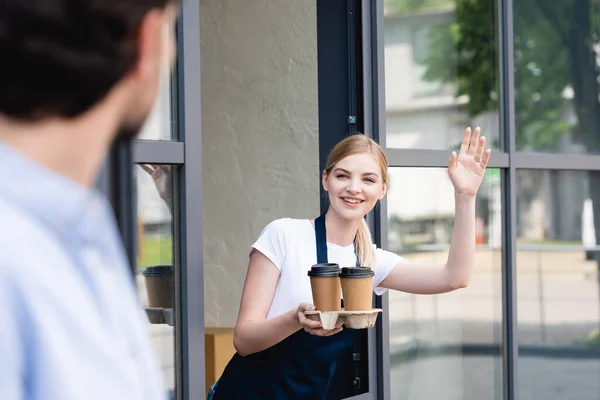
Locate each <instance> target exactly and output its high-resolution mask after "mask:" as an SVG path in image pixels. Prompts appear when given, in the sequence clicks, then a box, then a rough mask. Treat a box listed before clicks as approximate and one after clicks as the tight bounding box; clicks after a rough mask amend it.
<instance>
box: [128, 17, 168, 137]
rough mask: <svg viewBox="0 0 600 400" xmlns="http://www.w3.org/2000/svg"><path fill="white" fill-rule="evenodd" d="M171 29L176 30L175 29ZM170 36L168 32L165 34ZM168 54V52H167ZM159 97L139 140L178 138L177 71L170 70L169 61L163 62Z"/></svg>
mask: <svg viewBox="0 0 600 400" xmlns="http://www.w3.org/2000/svg"><path fill="white" fill-rule="evenodd" d="M170 29H175V28H174V27H172V28H170ZM164 34H165V35H168V32H166V31H165V32H164ZM165 54H168V52H165ZM163 65H164V66H163V70H162V73H161V80H160V87H159V92H158V97H157V99H156V101H155V103H154V107H153V108H152V110H151V112H150V115H149V116H148V118H147V119H146V121H145V123H144V125H143V127H142V129H141V130H140V133H139V135H138V137H137V139H146V140H172V139H176V138H177V127H176V126H175V124H176V115H175V112H174V109H175V108H174V105H175V103H176V99H177V74H176V69H175V68H173V70H172V72H171V70H170V69H169V60H168V59H165V60H164V62H163Z"/></svg>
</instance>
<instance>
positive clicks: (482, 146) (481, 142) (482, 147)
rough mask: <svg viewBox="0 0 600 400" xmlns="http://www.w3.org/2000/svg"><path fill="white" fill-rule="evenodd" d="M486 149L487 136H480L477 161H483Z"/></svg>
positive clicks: (475, 155)
mask: <svg viewBox="0 0 600 400" xmlns="http://www.w3.org/2000/svg"><path fill="white" fill-rule="evenodd" d="M484 150H485V136H481V137H480V138H479V143H478V144H477V150H475V154H474V157H475V161H477V162H481V160H482V159H483V151H484Z"/></svg>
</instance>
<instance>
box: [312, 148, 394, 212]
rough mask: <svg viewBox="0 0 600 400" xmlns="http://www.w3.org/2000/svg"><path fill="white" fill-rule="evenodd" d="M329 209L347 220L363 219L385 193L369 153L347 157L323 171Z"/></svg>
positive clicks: (382, 180) (385, 185)
mask: <svg viewBox="0 0 600 400" xmlns="http://www.w3.org/2000/svg"><path fill="white" fill-rule="evenodd" d="M323 188H324V189H325V191H327V192H328V194H329V204H330V209H332V210H333V211H334V212H335V213H336V214H338V215H339V216H340V217H342V218H344V219H348V220H356V219H360V218H363V217H364V216H365V215H366V214H368V213H369V212H370V211H371V210H372V209H373V207H375V204H376V203H377V200H381V199H382V198H383V197H384V196H385V193H386V189H387V182H385V177H384V176H382V171H381V168H380V165H379V163H378V162H377V161H376V160H375V158H374V157H373V156H372V155H371V154H370V153H358V154H352V155H349V156H347V157H345V158H343V159H342V160H340V161H339V162H338V163H337V164H335V165H334V166H333V168H331V171H330V172H329V173H327V171H324V172H323Z"/></svg>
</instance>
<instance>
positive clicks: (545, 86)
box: [512, 0, 600, 153]
mask: <svg viewBox="0 0 600 400" xmlns="http://www.w3.org/2000/svg"><path fill="white" fill-rule="evenodd" d="M513 4H514V11H513V13H512V15H513V18H514V65H515V126H516V145H517V149H518V150H522V151H534V152H551V153H599V152H600V140H598V139H599V138H600V136H599V132H600V104H599V103H598V94H599V92H598V82H599V80H600V77H599V73H600V69H599V68H598V66H599V64H598V62H599V60H600V58H599V54H600V36H599V34H600V25H599V24H598V18H599V17H600V12H599V8H600V3H598V2H597V1H589V0H577V1H567V0H554V1H537V0H522V1H515V2H513Z"/></svg>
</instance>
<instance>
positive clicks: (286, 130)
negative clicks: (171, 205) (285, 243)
mask: <svg viewBox="0 0 600 400" xmlns="http://www.w3.org/2000/svg"><path fill="white" fill-rule="evenodd" d="M200 13H201V54H202V60H201V62H202V133H203V137H202V151H203V168H204V170H203V184H204V187H203V190H204V221H203V222H204V262H205V264H204V268H205V287H204V289H205V316H206V318H205V321H206V326H234V325H235V321H236V318H237V314H238V309H239V302H240V298H241V292H242V288H243V284H244V279H245V274H246V270H247V266H248V250H249V246H250V245H251V244H252V242H253V241H254V240H255V239H256V238H257V236H258V234H259V233H260V231H261V229H262V228H263V227H264V226H265V225H266V224H267V223H269V222H270V221H271V220H273V219H276V218H280V217H284V216H289V217H300V218H305V217H314V216H316V215H317V214H318V211H319V170H318V129H317V128H318V114H317V111H318V109H317V31H316V6H315V2H314V1H294V0H254V1H251V2H250V1H247V0H201V2H200ZM190 239H192V238H190Z"/></svg>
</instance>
